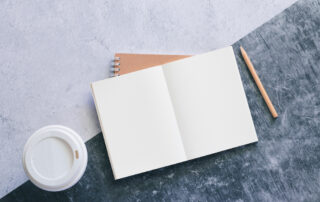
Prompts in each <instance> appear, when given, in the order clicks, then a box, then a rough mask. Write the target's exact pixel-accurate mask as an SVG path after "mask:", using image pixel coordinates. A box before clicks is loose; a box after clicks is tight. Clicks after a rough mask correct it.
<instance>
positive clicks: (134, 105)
mask: <svg viewBox="0 0 320 202" xmlns="http://www.w3.org/2000/svg"><path fill="white" fill-rule="evenodd" d="M92 91H93V96H94V100H95V105H96V109H97V112H98V116H99V120H100V125H101V128H102V132H103V136H104V139H105V143H106V146H107V151H108V155H109V159H110V162H111V166H112V170H113V174H114V177H115V179H119V178H123V177H127V176H130V175H134V174H138V173H142V172H145V171H149V170H153V169H157V168H160V167H164V166H168V165H171V164H175V163H179V162H182V161H185V160H186V155H185V152H184V148H183V144H182V140H181V136H180V132H179V129H178V124H177V122H176V118H175V114H174V110H173V106H172V103H171V100H170V96H169V92H168V87H167V84H166V80H165V78H164V74H163V71H162V67H161V66H157V67H153V68H149V69H146V70H142V71H139V72H134V73H130V74H127V75H123V76H120V77H114V78H109V79H105V80H102V81H98V82H94V83H93V84H92Z"/></svg>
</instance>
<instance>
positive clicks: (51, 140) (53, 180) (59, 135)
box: [23, 125, 88, 191]
mask: <svg viewBox="0 0 320 202" xmlns="http://www.w3.org/2000/svg"><path fill="white" fill-rule="evenodd" d="M87 161H88V154H87V149H86V146H85V144H84V142H83V141H82V139H81V137H80V136H79V135H78V134H77V133H76V132H75V131H73V130H71V129H70V128H67V127H64V126H59V125H51V126H46V127H43V128H41V129H39V130H38V131H36V132H35V133H34V134H33V135H32V136H31V137H30V138H29V139H28V141H27V143H26V145H25V147H24V151H23V167H24V170H25V172H26V174H27V176H28V177H29V179H30V180H31V182H33V183H34V184H35V185H36V186H38V187H39V188H41V189H44V190H47V191H61V190H65V189H67V188H69V187H71V186H73V185H74V184H75V183H77V182H78V181H79V179H80V178H81V177H82V175H83V173H84V171H85V169H86V166H87Z"/></svg>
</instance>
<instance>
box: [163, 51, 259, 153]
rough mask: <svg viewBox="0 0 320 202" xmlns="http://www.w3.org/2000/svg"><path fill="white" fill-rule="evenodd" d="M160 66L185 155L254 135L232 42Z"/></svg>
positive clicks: (251, 138)
mask: <svg viewBox="0 0 320 202" xmlns="http://www.w3.org/2000/svg"><path fill="white" fill-rule="evenodd" d="M163 70H164V74H165V77H166V79H167V85H168V88H169V92H170V95H171V100H172V102H173V106H174V110H175V114H176V117H177V121H178V125H179V128H180V133H181V136H182V139H183V143H184V148H185V151H186V154H187V157H188V159H193V158H197V157H201V156H204V155H208V154H212V153H216V152H219V151H223V150H226V149H230V148H233V147H237V146H241V145H245V144H248V143H252V142H256V141H257V140H258V139H257V136H256V132H255V129H254V125H253V122H252V118H251V114H250V110H249V107H248V103H247V100H246V96H245V93H244V89H243V86H242V82H241V79H240V74H239V72H238V67H237V63H236V60H235V57H234V53H233V49H232V47H227V48H223V49H220V50H217V51H213V52H209V53H206V54H203V55H199V56H194V57H190V58H187V59H183V60H179V61H176V62H172V63H168V64H165V65H163Z"/></svg>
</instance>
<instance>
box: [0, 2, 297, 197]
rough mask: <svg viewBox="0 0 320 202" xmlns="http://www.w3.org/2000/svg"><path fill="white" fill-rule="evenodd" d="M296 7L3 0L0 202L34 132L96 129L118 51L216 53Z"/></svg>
mask: <svg viewBox="0 0 320 202" xmlns="http://www.w3.org/2000/svg"><path fill="white" fill-rule="evenodd" d="M295 1H296V0H282V1H277V0H265V1H258V0H229V1H223V0H209V1H198V0H187V1H172V0H165V1H154V0H152V1H149V0H148V1H147V0H139V1H130V0H117V1H116V0H112V1H111V0H110V1H105V0H94V1H76V0H70V1H57V0H51V1H49V0H44V1H36V0H30V1H19V0H2V1H0V86H1V90H0V171H1V172H0V198H1V197H3V196H4V195H6V194H7V193H8V192H10V191H11V190H13V189H14V188H16V187H17V186H19V185H20V184H22V183H23V182H25V181H26V180H27V178H26V176H25V174H24V172H23V168H22V163H21V157H22V150H23V146H24V144H25V142H26V140H27V139H28V137H29V136H30V135H31V134H32V133H33V132H34V131H35V130H37V129H38V128H40V127H42V126H45V125H48V124H63V125H66V126H68V127H71V128H73V129H74V130H76V131H77V132H78V133H80V135H81V136H82V137H83V139H84V140H89V139H90V138H91V137H93V136H94V135H96V134H98V133H99V132H100V128H99V123H98V121H97V116H96V112H95V109H94V105H93V101H92V97H91V93H90V86H89V84H90V82H92V81H95V80H100V79H103V78H106V77H108V74H109V73H108V67H109V65H110V61H111V59H112V56H113V54H114V53H115V52H139V53H172V54H174V53H175V54H197V53H202V52H206V51H210V50H213V49H216V48H220V47H223V46H227V45H231V44H232V43H234V42H235V41H237V40H238V39H240V38H241V37H243V36H245V35H246V34H248V33H249V32H251V31H252V30H254V29H255V28H257V27H258V26H260V25H261V24H263V23H264V22H266V21H267V20H269V19H270V18H271V17H273V16H275V15H276V14H278V13H280V12H281V11H282V10H283V9H285V8H287V7H288V6H290V5H291V4H292V3H294V2H295Z"/></svg>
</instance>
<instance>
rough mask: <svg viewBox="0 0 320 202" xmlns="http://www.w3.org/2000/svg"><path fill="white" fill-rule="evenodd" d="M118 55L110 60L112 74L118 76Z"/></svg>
mask: <svg viewBox="0 0 320 202" xmlns="http://www.w3.org/2000/svg"><path fill="white" fill-rule="evenodd" d="M119 66H120V57H115V58H114V60H113V61H112V67H111V69H110V71H111V73H112V76H113V77H115V76H120V74H119V71H120V67H119Z"/></svg>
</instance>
